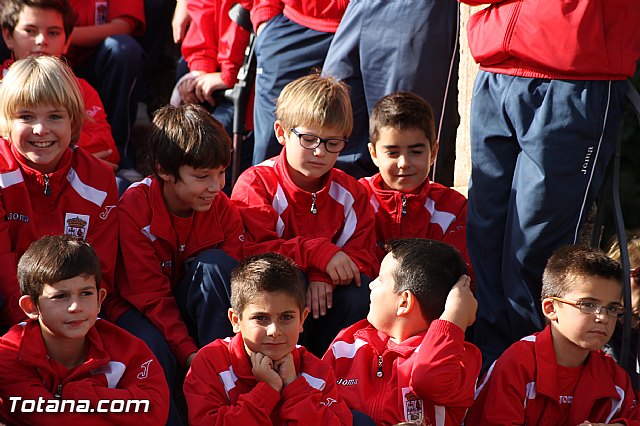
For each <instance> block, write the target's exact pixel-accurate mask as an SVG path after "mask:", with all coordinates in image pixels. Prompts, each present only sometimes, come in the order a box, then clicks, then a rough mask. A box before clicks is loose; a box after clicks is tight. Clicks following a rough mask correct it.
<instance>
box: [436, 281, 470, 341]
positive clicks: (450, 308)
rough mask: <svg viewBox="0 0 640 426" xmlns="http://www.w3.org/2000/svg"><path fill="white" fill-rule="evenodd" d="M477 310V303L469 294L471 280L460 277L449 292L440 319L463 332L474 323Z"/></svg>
mask: <svg viewBox="0 0 640 426" xmlns="http://www.w3.org/2000/svg"><path fill="white" fill-rule="evenodd" d="M477 309H478V302H477V301H476V298H475V297H473V293H472V292H471V279H470V278H469V277H468V276H467V275H462V276H461V277H460V279H458V282H456V284H455V285H454V286H453V288H452V289H451V291H450V292H449V295H448V296H447V301H446V302H445V304H444V312H443V313H442V315H441V316H440V319H442V320H447V321H450V322H452V323H454V324H455V325H457V326H458V327H460V328H461V329H462V331H465V330H466V329H467V327H468V326H470V325H471V324H473V322H474V321H475V319H476V310H477Z"/></svg>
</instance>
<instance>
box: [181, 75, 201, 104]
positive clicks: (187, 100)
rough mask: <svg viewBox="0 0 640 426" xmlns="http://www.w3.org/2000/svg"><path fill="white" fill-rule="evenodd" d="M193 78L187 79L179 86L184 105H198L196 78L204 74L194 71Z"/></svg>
mask: <svg viewBox="0 0 640 426" xmlns="http://www.w3.org/2000/svg"><path fill="white" fill-rule="evenodd" d="M191 74H192V78H185V79H184V80H182V81H181V82H180V83H179V84H178V93H180V98H181V99H182V103H183V104H197V103H198V98H197V97H196V92H195V86H196V77H197V76H198V75H200V74H202V72H200V71H192V72H191Z"/></svg>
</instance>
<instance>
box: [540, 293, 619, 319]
mask: <svg viewBox="0 0 640 426" xmlns="http://www.w3.org/2000/svg"><path fill="white" fill-rule="evenodd" d="M551 299H553V300H557V301H558V302H560V303H566V304H567V305H571V306H575V307H576V308H578V309H580V312H582V313H583V314H600V313H602V310H603V309H604V312H605V313H606V314H607V316H609V317H611V318H621V317H622V316H623V315H624V306H620V305H609V306H602V305H600V304H599V303H595V302H584V301H582V300H579V301H574V300H568V299H563V298H561V297H551Z"/></svg>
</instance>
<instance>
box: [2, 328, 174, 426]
mask: <svg viewBox="0 0 640 426" xmlns="http://www.w3.org/2000/svg"><path fill="white" fill-rule="evenodd" d="M86 339H87V343H86V351H87V353H86V357H85V362H84V363H83V364H82V365H79V366H78V367H75V368H73V369H71V370H68V369H67V368H65V367H63V366H62V365H61V364H59V363H57V362H56V361H53V360H52V359H50V358H49V356H48V354H47V348H46V346H45V343H44V340H43V339H42V334H41V332H40V325H39V323H38V321H34V320H31V321H28V322H26V323H20V324H18V325H15V326H14V327H12V328H11V329H10V330H9V332H7V334H5V335H4V336H2V338H0V371H2V374H0V395H2V400H0V412H1V414H0V415H1V416H2V417H4V420H5V421H7V422H8V423H9V424H16V425H27V424H28V425H52V426H69V425H74V424H75V425H105V426H107V425H133V426H139V425H162V424H164V423H165V421H166V419H167V415H168V412H169V388H168V387H167V382H166V380H165V378H164V371H163V370H162V366H161V365H160V364H159V363H158V361H157V360H156V359H155V357H154V356H153V354H152V353H151V350H149V348H148V347H147V345H146V344H145V343H144V342H143V341H142V340H140V339H138V338H136V337H134V336H132V335H131V334H129V333H127V332H126V331H124V330H122V329H121V328H119V327H116V326H115V325H113V324H110V323H109V322H107V321H105V320H100V319H99V320H98V321H97V322H96V324H95V326H94V327H93V328H91V329H90V330H89V332H88V333H87V336H86ZM12 396H14V397H15V396H19V397H21V398H22V399H31V400H36V401H38V399H39V398H43V399H44V400H49V401H51V400H58V401H60V400H75V401H76V407H78V406H79V405H78V400H88V401H89V404H90V406H91V409H92V410H96V411H97V409H98V408H101V409H108V408H109V407H111V402H110V401H113V400H124V401H129V400H132V399H142V400H148V401H149V405H148V407H149V408H148V411H147V412H144V405H140V409H139V412H137V413H136V412H133V411H134V410H135V407H136V406H135V405H131V406H130V407H132V408H131V409H130V410H129V412H120V413H117V412H113V413H109V412H100V413H97V412H95V413H94V414H91V413H76V412H73V413H72V412H70V411H71V410H70V409H69V408H67V409H66V410H65V412H63V413H50V412H44V413H36V412H34V413H20V412H19V411H18V408H20V402H15V404H16V407H17V409H16V410H15V411H16V412H15V413H11V412H10V411H11V406H12V404H13V403H14V402H13V401H11V400H10V399H9V397H12ZM100 400H110V401H108V402H106V403H102V405H100V406H98V401H100ZM43 405H44V406H45V407H46V406H47V405H48V404H47V402H44V403H43ZM113 407H114V408H116V409H117V408H118V407H119V405H114V406H113ZM91 409H90V410H91ZM34 411H35V410H34Z"/></svg>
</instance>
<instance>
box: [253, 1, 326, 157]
mask: <svg viewBox="0 0 640 426" xmlns="http://www.w3.org/2000/svg"><path fill="white" fill-rule="evenodd" d="M332 38H333V33H323V32H319V31H314V30H311V29H309V28H306V27H303V26H302V25H298V24H296V23H295V22H293V21H291V20H290V19H289V18H287V17H286V16H284V15H282V14H280V15H277V16H274V17H273V18H271V19H270V20H269V21H268V22H267V24H266V25H265V27H264V29H263V30H262V32H261V33H260V35H259V36H258V38H257V39H256V45H255V52H256V60H257V64H258V69H257V72H256V93H255V103H254V106H253V122H254V136H255V145H254V148H253V164H259V163H261V162H263V161H264V160H266V159H268V158H271V157H273V156H276V155H278V154H279V153H280V150H281V149H282V146H281V145H280V144H279V143H278V140H277V139H276V137H275V134H274V132H273V123H274V121H275V120H276V101H277V99H278V96H279V95H280V92H281V91H282V89H283V88H284V86H286V85H287V83H289V82H291V81H293V80H295V79H297V78H299V77H303V76H305V75H308V74H310V73H311V71H312V70H313V69H314V68H318V69H320V68H322V64H323V63H324V58H325V56H326V55H327V51H328V50H329V45H330V44H331V39H332Z"/></svg>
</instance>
